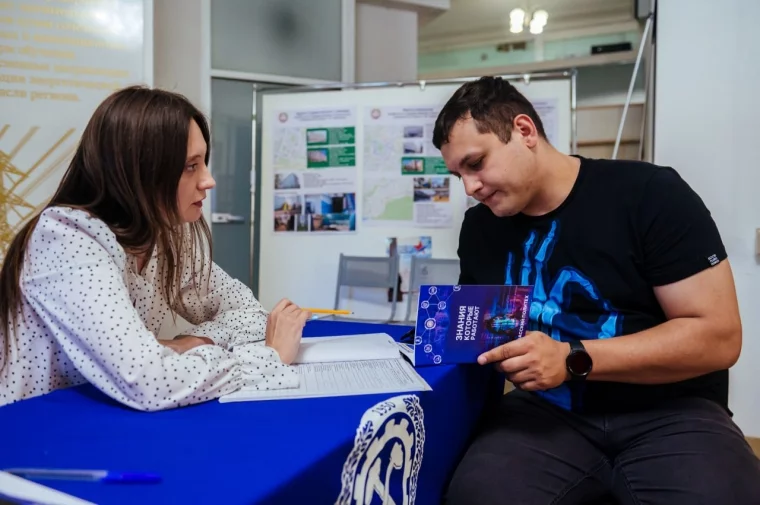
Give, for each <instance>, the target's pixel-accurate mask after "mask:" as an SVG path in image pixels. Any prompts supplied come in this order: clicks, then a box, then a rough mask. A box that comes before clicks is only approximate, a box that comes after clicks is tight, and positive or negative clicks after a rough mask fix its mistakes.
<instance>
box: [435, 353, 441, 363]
mask: <svg viewBox="0 0 760 505" xmlns="http://www.w3.org/2000/svg"><path fill="white" fill-rule="evenodd" d="M433 363H435V364H436V365H440V364H441V355H440V354H436V355H435V356H433Z"/></svg>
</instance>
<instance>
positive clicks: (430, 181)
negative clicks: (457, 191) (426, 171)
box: [414, 177, 451, 203]
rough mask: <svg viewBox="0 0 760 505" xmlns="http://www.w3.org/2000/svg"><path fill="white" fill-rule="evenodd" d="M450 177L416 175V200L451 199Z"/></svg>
mask: <svg viewBox="0 0 760 505" xmlns="http://www.w3.org/2000/svg"><path fill="white" fill-rule="evenodd" d="M449 185H450V177H415V178H414V201H415V202H434V203H446V202H448V201H449V199H450V194H451V193H450V187H449Z"/></svg>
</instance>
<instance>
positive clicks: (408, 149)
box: [404, 140, 424, 154]
mask: <svg viewBox="0 0 760 505" xmlns="http://www.w3.org/2000/svg"><path fill="white" fill-rule="evenodd" d="M423 153H424V148H423V141H422V140H406V141H404V154H423Z"/></svg>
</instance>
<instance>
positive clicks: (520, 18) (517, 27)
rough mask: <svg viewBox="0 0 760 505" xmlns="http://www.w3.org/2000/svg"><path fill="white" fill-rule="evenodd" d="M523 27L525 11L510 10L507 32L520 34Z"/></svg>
mask: <svg viewBox="0 0 760 505" xmlns="http://www.w3.org/2000/svg"><path fill="white" fill-rule="evenodd" d="M524 25H525V11H524V10H522V9H519V8H518V9H512V11H511V12H510V13H509V31H510V32H512V33H520V32H522V31H523V26H524Z"/></svg>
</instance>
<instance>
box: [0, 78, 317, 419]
mask: <svg viewBox="0 0 760 505" xmlns="http://www.w3.org/2000/svg"><path fill="white" fill-rule="evenodd" d="M209 146H210V134H209V128H208V124H207V122H206V120H205V118H204V117H203V115H202V114H201V113H200V111H198V109H197V108H195V107H194V106H193V105H192V104H191V103H190V102H189V101H188V100H187V99H185V98H184V97H182V96H181V95H178V94H175V93H171V92H167V91H162V90H153V89H149V88H145V87H139V86H136V87H129V88H125V89H122V90H119V91H116V92H115V93H113V94H112V95H110V96H109V97H108V98H106V99H105V101H104V102H103V103H102V104H100V106H99V107H98V108H97V109H96V111H95V112H94V114H93V116H92V118H91V119H90V121H89V123H88V124H87V126H86V128H85V130H84V132H83V134H82V138H81V141H80V143H79V146H78V147H77V150H76V152H75V154H74V156H73V159H72V161H71V163H70V165H69V167H68V170H67V171H66V173H65V174H64V176H63V179H62V181H61V183H60V185H59V187H58V189H57V190H56V192H55V194H54V195H53V197H52V199H51V200H50V202H49V203H48V204H47V206H46V207H45V209H44V210H43V211H42V212H41V213H40V214H38V215H37V216H35V217H34V218H33V219H32V220H30V221H29V222H28V223H27V224H26V225H25V226H24V227H23V228H22V229H21V230H20V232H19V233H18V234H17V235H16V237H15V238H14V239H13V241H12V242H11V244H10V247H9V249H8V251H7V254H6V256H5V260H4V262H3V266H2V271H1V272H0V340H2V342H0V405H2V404H5V403H10V402H13V401H17V400H20V399H23V398H28V397H32V396H37V395H41V394H44V393H47V392H50V391H52V390H55V389H58V388H62V387H68V386H72V385H77V384H81V383H84V382H87V381H89V382H90V383H92V384H94V385H95V386H96V387H97V388H99V389H100V390H101V391H103V392H104V393H105V394H107V395H109V396H111V397H112V398H114V399H116V400H117V401H119V402H121V403H123V404H125V405H128V406H130V407H133V408H136V409H140V410H159V409H165V408H171V407H177V406H181V405H187V404H191V403H196V402H201V401H205V400H210V399H213V398H216V397H219V396H221V395H223V394H226V393H228V392H231V391H234V390H236V389H238V388H240V387H241V386H252V387H256V388H261V389H277V388H288V387H294V386H296V385H297V384H298V376H297V374H296V373H295V372H294V371H293V369H291V368H290V367H289V366H287V365H288V364H289V363H291V362H292V360H293V359H294V358H295V355H296V353H297V351H298V346H299V343H300V338H301V331H302V329H303V326H304V324H305V323H306V321H307V319H308V318H309V314H308V312H306V311H303V310H301V309H300V308H299V307H297V306H296V305H295V304H293V303H291V302H289V301H288V300H283V301H281V302H280V303H279V304H278V305H277V306H276V307H275V308H274V309H273V310H272V311H271V313H267V312H266V311H265V310H264V308H263V307H262V306H261V304H259V302H258V301H257V300H256V299H255V298H254V296H253V294H252V292H251V291H250V290H249V289H248V288H247V287H246V286H245V285H243V284H242V283H241V282H239V281H237V280H234V279H232V278H231V277H230V276H229V275H227V274H226V273H225V272H224V271H223V270H221V269H220V268H219V267H218V266H217V265H216V264H215V263H213V261H212V259H211V241H210V236H211V234H210V230H209V227H208V225H207V223H206V221H205V220H204V218H203V213H202V202H203V200H204V199H205V197H206V196H207V192H208V191H209V190H210V189H211V188H213V187H214V184H215V183H214V180H213V178H212V177H211V174H210V173H209V170H208V167H207V165H208V160H209ZM167 315H171V316H172V317H174V318H175V320H176V316H181V317H183V318H184V319H186V320H187V321H188V322H190V323H191V324H193V325H194V326H193V327H192V328H191V329H190V330H188V331H185V332H184V334H183V335H180V336H178V337H177V338H175V339H173V340H168V341H164V340H158V339H157V338H156V335H158V334H159V331H160V329H161V325H162V323H163V322H164V320H165V318H166V316H167Z"/></svg>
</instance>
